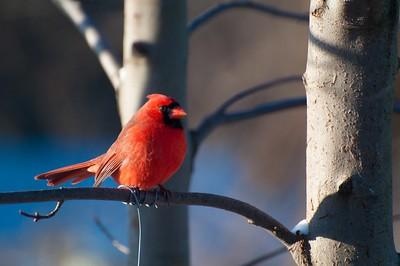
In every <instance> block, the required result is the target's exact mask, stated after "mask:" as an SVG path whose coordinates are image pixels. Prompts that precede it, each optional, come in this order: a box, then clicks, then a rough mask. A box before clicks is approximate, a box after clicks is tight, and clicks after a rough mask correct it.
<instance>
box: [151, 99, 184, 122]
mask: <svg viewBox="0 0 400 266" xmlns="http://www.w3.org/2000/svg"><path fill="white" fill-rule="evenodd" d="M147 99H148V101H147V103H146V104H145V106H144V107H145V108H146V110H147V112H148V115H150V116H151V117H153V118H155V119H157V120H160V121H162V122H163V123H165V124H166V125H168V126H171V127H174V128H182V123H181V120H182V119H183V118H184V117H185V116H186V115H187V114H186V112H185V111H184V110H183V108H182V107H181V106H180V105H179V103H178V102H177V101H176V100H175V99H174V98H171V97H168V96H165V95H163V94H150V95H148V96H147Z"/></svg>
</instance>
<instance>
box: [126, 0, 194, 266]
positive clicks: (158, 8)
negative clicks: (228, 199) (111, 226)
mask: <svg viewBox="0 0 400 266" xmlns="http://www.w3.org/2000/svg"><path fill="white" fill-rule="evenodd" d="M186 60H187V34H186V1H183V0H182V1H162V0H125V25H124V62H123V65H124V66H123V69H122V71H121V84H122V88H121V90H120V91H119V95H118V96H119V101H118V104H119V109H120V112H121V118H122V121H123V122H126V121H127V120H128V119H129V118H130V117H131V115H132V114H133V113H134V111H135V110H136V109H137V108H138V107H139V106H140V105H141V104H142V102H143V100H144V97H145V96H146V95H147V94H149V93H154V92H158V93H163V94H166V95H170V96H173V97H174V98H176V99H177V100H178V101H179V102H180V103H181V104H182V105H183V106H186V101H185V99H186ZM188 154H190V151H188ZM187 157H188V156H187ZM189 165H190V164H189V162H185V164H184V165H183V166H182V168H181V170H180V171H179V173H178V174H176V175H175V176H174V177H172V179H171V181H170V182H168V183H167V184H166V186H167V188H168V189H170V190H173V191H187V190H188V187H189V177H190V167H189ZM141 212H142V225H143V228H142V229H143V238H142V257H141V258H142V259H141V265H142V266H146V265H151V266H157V265H189V240H188V210H187V208H186V207H178V208H164V209H158V210H155V209H148V208H141ZM135 213H136V212H135V211H134V210H133V211H131V221H130V226H131V228H132V230H131V231H132V232H134V233H132V234H131V236H130V250H131V253H130V254H131V255H130V258H129V265H136V252H137V234H136V233H135V232H136V227H137V219H136V215H135Z"/></svg>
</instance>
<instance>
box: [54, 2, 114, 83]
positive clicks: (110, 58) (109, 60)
mask: <svg viewBox="0 0 400 266" xmlns="http://www.w3.org/2000/svg"><path fill="white" fill-rule="evenodd" d="M53 2H54V4H55V5H56V6H57V7H59V8H60V9H61V11H63V13H64V14H65V15H66V16H67V17H69V18H70V19H71V21H72V22H73V23H74V25H75V26H76V27H77V28H78V30H79V31H80V33H81V34H82V35H83V36H84V38H85V40H86V42H87V43H88V44H89V47H90V48H91V49H92V50H93V52H94V53H95V54H96V55H97V57H98V59H99V61H100V64H101V66H102V67H103V70H104V72H105V73H106V75H107V77H108V79H109V80H110V82H111V84H112V86H113V87H114V89H115V91H117V90H118V88H119V85H120V77H119V70H120V69H121V63H119V61H118V60H117V59H116V58H115V56H114V54H113V53H112V52H111V50H110V48H109V47H108V45H107V42H106V41H105V38H104V36H102V35H101V33H100V32H99V30H98V29H97V27H96V26H95V25H94V23H93V22H92V20H91V19H90V17H89V16H88V14H86V13H85V11H84V10H83V9H82V6H81V4H80V3H79V1H74V0H53Z"/></svg>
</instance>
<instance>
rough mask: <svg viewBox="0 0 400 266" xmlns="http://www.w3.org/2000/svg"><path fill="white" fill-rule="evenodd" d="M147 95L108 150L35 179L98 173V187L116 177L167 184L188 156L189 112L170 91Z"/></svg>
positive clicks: (146, 186) (121, 181) (144, 184)
mask: <svg viewBox="0 0 400 266" xmlns="http://www.w3.org/2000/svg"><path fill="white" fill-rule="evenodd" d="M147 99H148V100H147V102H146V103H145V104H144V105H143V106H142V107H141V108H140V109H139V110H138V111H137V112H136V113H135V114H134V115H133V117H132V118H131V119H130V120H129V121H128V123H127V124H126V125H125V126H124V127H123V129H122V130H121V132H120V133H119V135H118V137H117V139H116V140H115V142H114V143H113V144H112V145H111V146H110V148H109V149H108V150H107V152H106V153H104V154H102V155H100V156H98V157H96V158H93V159H91V160H88V161H85V162H81V163H77V164H73V165H69V166H65V167H62V168H58V169H55V170H51V171H49V172H46V173H42V174H39V175H37V176H35V179H36V180H47V185H49V186H57V185H59V184H62V183H65V182H67V181H69V180H71V181H72V184H77V183H79V182H81V181H83V180H85V179H87V178H89V177H91V176H94V187H99V186H100V185H101V184H102V183H103V181H104V180H105V179H106V178H108V177H112V178H113V179H114V180H115V182H116V183H117V184H118V185H120V186H125V187H131V188H135V189H139V190H144V191H147V190H151V189H153V188H155V187H157V186H159V187H160V188H163V186H162V185H163V184H164V183H165V182H166V181H168V180H169V179H170V178H171V176H172V175H173V174H175V173H176V172H177V170H178V169H179V168H180V166H181V165H182V163H183V161H184V159H185V154H186V149H187V140H186V136H185V133H184V129H183V126H182V120H183V118H184V117H186V116H187V113H186V112H185V111H184V109H183V108H182V107H181V106H180V105H179V103H178V102H177V101H176V100H175V99H174V98H171V97H168V96H166V95H163V94H150V95H148V96H147Z"/></svg>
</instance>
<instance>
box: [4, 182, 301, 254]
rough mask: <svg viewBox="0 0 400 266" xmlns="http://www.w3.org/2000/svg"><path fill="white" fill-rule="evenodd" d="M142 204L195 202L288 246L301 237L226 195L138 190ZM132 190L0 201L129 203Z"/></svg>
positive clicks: (12, 196)
mask: <svg viewBox="0 0 400 266" xmlns="http://www.w3.org/2000/svg"><path fill="white" fill-rule="evenodd" d="M137 194H138V196H139V202H140V203H141V204H146V203H147V204H151V203H153V202H154V201H157V205H159V206H163V205H167V204H171V205H196V206H206V207H213V208H218V209H223V210H226V211H230V212H233V213H236V214H239V215H241V216H243V217H245V218H246V219H247V221H248V222H249V223H251V224H254V225H256V226H260V227H262V228H264V229H266V230H268V231H269V232H271V233H272V234H273V235H274V236H275V237H276V238H277V239H279V240H280V241H281V242H282V243H283V244H284V245H285V246H288V247H289V246H291V245H292V244H294V243H296V242H297V241H298V240H300V237H299V236H296V235H295V234H293V233H292V232H290V230H288V229H287V228H286V227H285V226H284V225H282V224H281V223H279V222H278V221H277V220H275V219H274V218H272V217H271V216H269V215H268V214H266V213H264V212H263V211H261V210H259V209H257V208H256V207H253V206H251V205H250V204H248V203H245V202H242V201H240V200H236V199H232V198H229V197H225V196H220V195H214V194H207V193H184V192H171V193H170V194H169V195H168V199H167V198H166V193H158V196H156V192H154V191H149V192H143V191H140V192H138V193H137ZM130 198H131V192H130V191H129V190H126V189H114V188H66V189H62V190H59V189H54V190H40V191H24V192H3V193H0V204H14V203H26V202H44V201H62V200H111V201H120V202H129V200H130Z"/></svg>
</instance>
